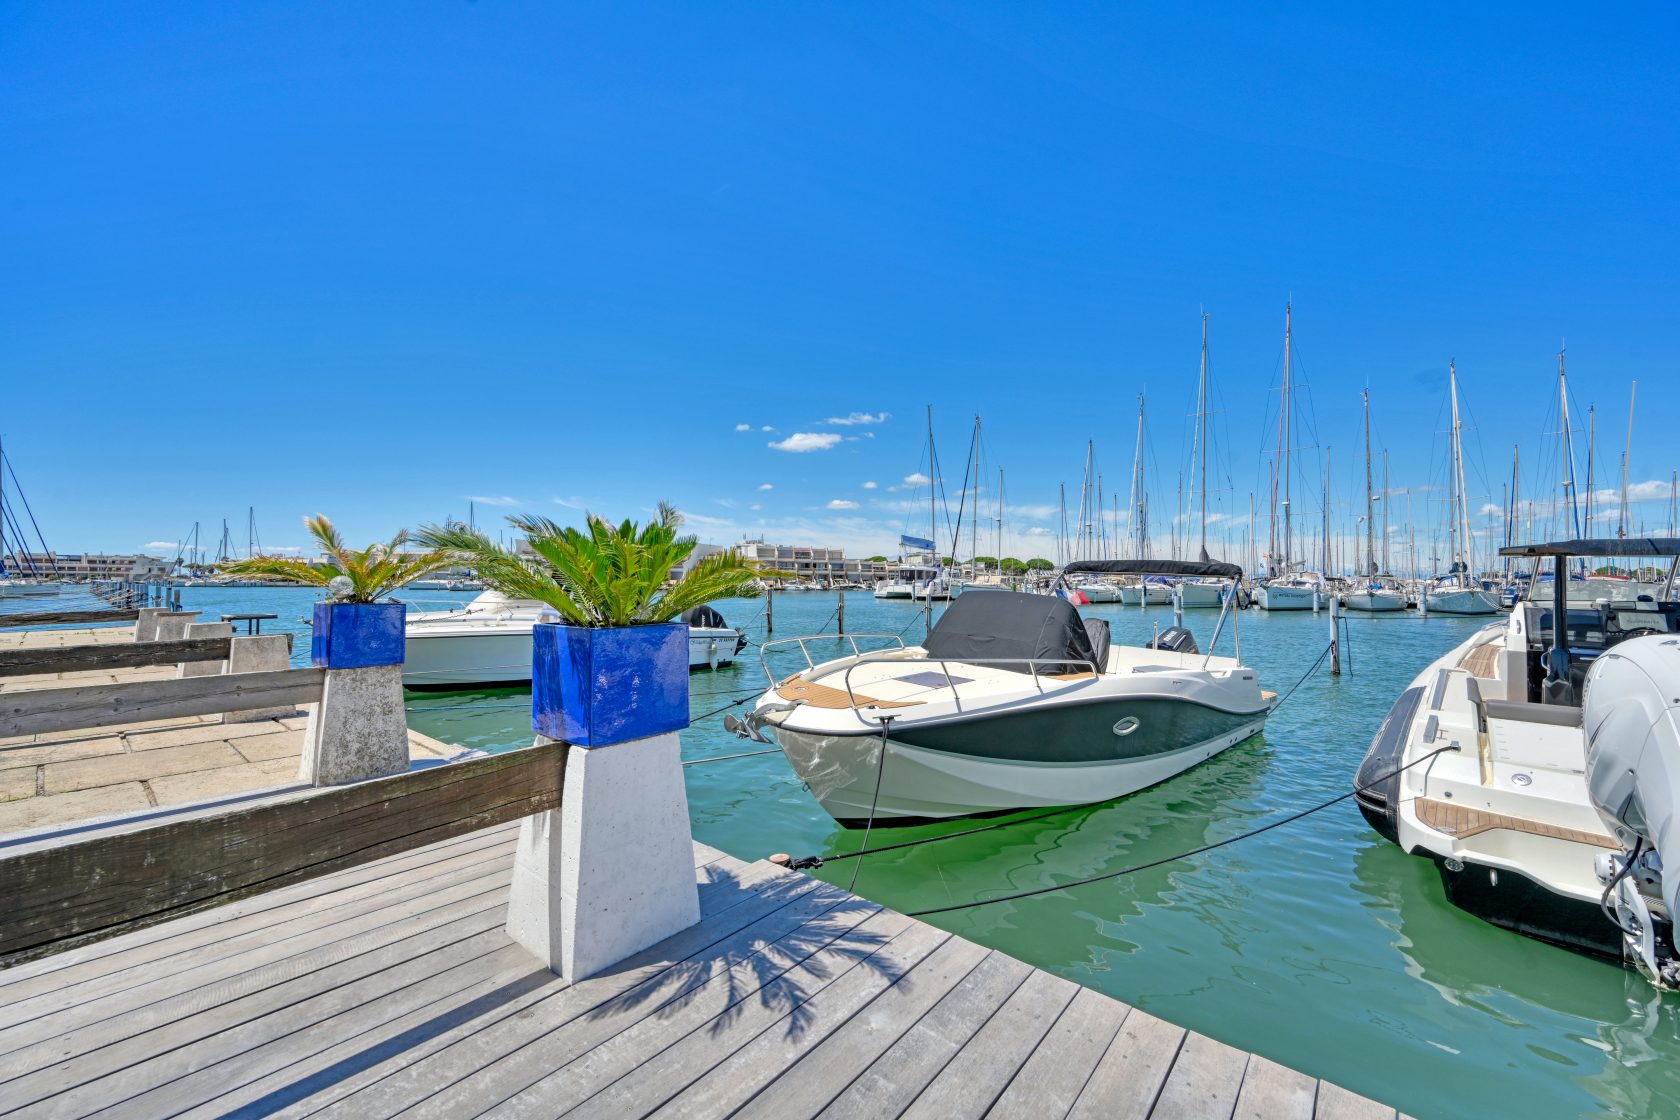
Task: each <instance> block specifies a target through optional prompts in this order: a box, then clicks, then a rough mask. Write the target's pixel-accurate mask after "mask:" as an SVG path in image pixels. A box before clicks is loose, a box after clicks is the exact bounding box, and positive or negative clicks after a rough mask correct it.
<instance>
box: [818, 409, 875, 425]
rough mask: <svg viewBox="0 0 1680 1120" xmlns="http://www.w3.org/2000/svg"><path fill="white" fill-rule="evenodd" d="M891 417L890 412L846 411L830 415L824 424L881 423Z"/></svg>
mask: <svg viewBox="0 0 1680 1120" xmlns="http://www.w3.org/2000/svg"><path fill="white" fill-rule="evenodd" d="M891 418H892V413H890V412H848V413H847V414H846V415H844V416H830V417H829V418H828V419H827V420H825V421H823V423H825V424H845V425H848V426H849V425H852V424H882V423H885V422H886V421H887V420H889V419H891Z"/></svg>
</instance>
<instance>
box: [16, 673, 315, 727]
mask: <svg viewBox="0 0 1680 1120" xmlns="http://www.w3.org/2000/svg"><path fill="white" fill-rule="evenodd" d="M326 672H327V671H326V670H325V669H276V670H273V671H270V672H266V673H228V674H223V675H220V676H206V677H183V678H181V679H180V680H173V681H135V682H133V683H129V684H93V685H72V686H70V687H67V688H33V689H24V690H20V691H18V692H0V737H6V736H11V735H39V734H47V733H52V732H56V731H79V730H82V729H84V728H94V727H111V726H113V725H115V724H122V723H133V722H135V721H138V720H150V719H173V718H176V717H179V716H204V715H214V714H216V713H218V712H238V711H248V710H251V709H256V708H278V707H282V706H285V705H293V706H296V705H300V704H314V703H317V702H318V701H319V700H320V699H321V688H322V686H323V685H324V684H325V682H326Z"/></svg>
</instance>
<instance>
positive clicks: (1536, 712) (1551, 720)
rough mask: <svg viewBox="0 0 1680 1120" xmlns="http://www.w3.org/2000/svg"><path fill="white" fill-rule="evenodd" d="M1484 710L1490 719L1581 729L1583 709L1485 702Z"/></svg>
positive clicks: (1524, 701)
mask: <svg viewBox="0 0 1680 1120" xmlns="http://www.w3.org/2000/svg"><path fill="white" fill-rule="evenodd" d="M1482 710H1483V711H1484V712H1486V713H1487V718H1489V719H1509V720H1516V721H1518V722H1521V723H1546V724H1551V725H1552V726H1554V727H1580V726H1581V709H1580V708H1576V707H1569V706H1565V705H1562V704H1530V703H1529V702H1528V701H1526V700H1484V701H1482Z"/></svg>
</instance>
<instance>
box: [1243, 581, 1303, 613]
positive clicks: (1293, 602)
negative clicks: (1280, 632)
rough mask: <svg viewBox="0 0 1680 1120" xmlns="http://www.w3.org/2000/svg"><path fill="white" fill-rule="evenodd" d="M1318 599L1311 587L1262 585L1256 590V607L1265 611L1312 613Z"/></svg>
mask: <svg viewBox="0 0 1680 1120" xmlns="http://www.w3.org/2000/svg"><path fill="white" fill-rule="evenodd" d="M1317 599H1318V591H1317V590H1316V589H1314V588H1311V587H1278V586H1275V585H1272V584H1265V583H1262V584H1261V585H1260V586H1259V587H1257V588H1255V590H1254V605H1255V606H1257V607H1259V608H1260V609H1261V610H1263V611H1310V610H1312V609H1313V607H1314V605H1315V604H1316V602H1317Z"/></svg>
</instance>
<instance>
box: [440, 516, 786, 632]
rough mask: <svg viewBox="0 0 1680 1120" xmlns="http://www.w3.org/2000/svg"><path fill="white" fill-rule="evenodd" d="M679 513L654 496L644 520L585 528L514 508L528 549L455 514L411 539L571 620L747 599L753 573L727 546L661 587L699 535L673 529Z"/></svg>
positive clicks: (619, 622)
mask: <svg viewBox="0 0 1680 1120" xmlns="http://www.w3.org/2000/svg"><path fill="white" fill-rule="evenodd" d="M682 521H683V519H682V514H681V513H678V512H677V510H676V509H675V508H674V507H672V506H671V505H669V504H667V503H665V502H661V503H660V504H659V513H658V515H657V516H656V517H655V518H654V519H653V520H652V521H650V522H648V523H647V524H646V525H642V526H637V525H636V524H635V523H634V522H631V521H625V522H623V523H621V524H618V525H614V524H612V523H611V522H610V521H607V520H606V519H605V518H602V517H596V516H594V515H591V516H590V517H589V518H588V531H587V532H585V531H581V530H578V529H574V528H571V527H570V526H564V525H560V524H558V523H557V522H555V521H553V520H551V519H550V518H547V517H539V516H526V515H515V516H511V517H509V518H508V523H509V524H511V525H512V526H513V527H514V528H515V529H518V530H519V531H520V532H522V533H524V534H525V536H526V538H527V540H528V541H529V542H530V545H531V551H532V553H534V555H533V556H531V557H525V556H521V555H519V554H518V553H516V552H513V551H511V550H509V549H506V548H503V547H502V546H501V545H499V544H497V543H496V542H494V541H492V540H491V539H490V537H489V536H488V535H487V534H485V533H483V532H481V531H479V530H477V529H470V528H468V527H467V526H465V525H462V524H460V523H458V522H451V523H449V524H446V525H427V526H425V527H424V528H422V529H421V530H420V531H419V532H418V533H417V534H415V540H416V541H418V542H419V543H420V544H422V545H423V546H425V547H427V548H435V549H439V550H441V551H443V552H445V553H448V554H449V555H450V556H452V557H453V558H454V559H455V560H456V561H457V562H458V563H462V564H467V565H470V566H471V567H472V568H473V569H474V570H475V571H476V572H477V573H478V578H479V579H481V580H483V581H484V584H485V586H487V587H491V588H494V589H495V590H497V591H500V592H501V593H502V594H504V595H507V596H509V597H511V598H515V599H535V600H537V601H538V602H542V603H547V604H548V605H549V606H551V607H553V608H554V609H555V610H556V611H558V612H559V613H560V616H561V617H562V618H563V619H564V620H565V621H566V622H568V623H570V624H572V625H574V626H588V627H611V626H643V625H647V624H650V623H657V622H670V621H671V620H672V619H675V618H677V617H679V616H680V615H681V614H682V613H683V612H684V611H687V610H689V609H690V608H692V607H698V606H702V605H704V604H706V603H709V602H711V601H713V600H714V599H730V598H743V599H746V598H752V597H753V596H756V595H757V594H758V591H759V589H758V585H757V582H756V581H757V579H758V577H759V575H760V574H761V573H760V572H759V571H758V570H757V569H756V568H754V567H752V566H751V565H749V564H747V563H746V561H744V560H742V559H741V558H740V557H739V556H736V555H735V554H734V553H732V552H718V553H714V554H712V555H710V556H706V557H704V558H702V559H701V560H700V562H699V563H697V564H695V565H694V567H692V568H690V569H689V570H688V571H687V572H686V573H685V574H684V575H683V576H682V578H681V579H679V580H677V581H676V582H675V583H673V584H670V585H669V586H667V583H668V582H669V580H670V576H671V572H672V570H673V569H675V568H677V567H678V566H679V565H681V564H683V563H684V562H685V561H686V560H687V559H688V558H689V556H690V555H692V554H693V552H694V548H695V545H696V544H697V543H698V539H697V538H695V537H692V536H681V535H679V534H678V530H679V529H681V527H682Z"/></svg>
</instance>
